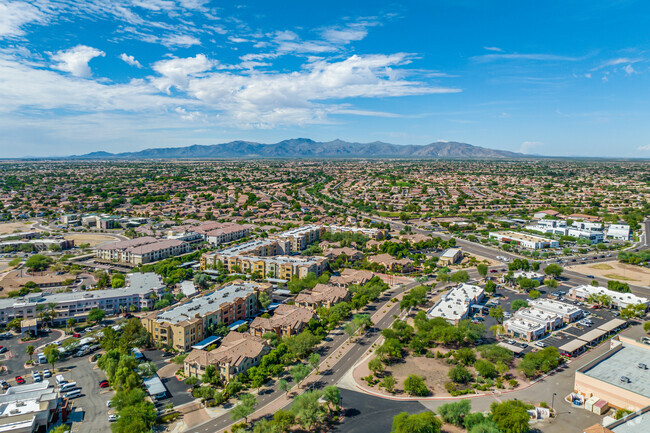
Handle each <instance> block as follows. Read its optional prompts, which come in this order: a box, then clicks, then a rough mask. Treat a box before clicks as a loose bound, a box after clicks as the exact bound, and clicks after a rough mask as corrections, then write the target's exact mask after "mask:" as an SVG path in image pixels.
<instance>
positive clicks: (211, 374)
mask: <svg viewBox="0 0 650 433" xmlns="http://www.w3.org/2000/svg"><path fill="white" fill-rule="evenodd" d="M218 381H219V375H218V374H217V368H216V367H215V366H214V365H208V366H206V367H205V372H204V373H203V374H202V375H201V382H203V383H210V384H215V383H217V382H218Z"/></svg>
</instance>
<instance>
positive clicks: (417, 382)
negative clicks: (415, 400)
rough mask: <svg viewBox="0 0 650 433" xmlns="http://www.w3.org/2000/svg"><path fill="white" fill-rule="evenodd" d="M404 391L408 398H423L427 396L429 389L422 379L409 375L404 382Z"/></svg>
mask: <svg viewBox="0 0 650 433" xmlns="http://www.w3.org/2000/svg"><path fill="white" fill-rule="evenodd" d="M404 391H406V392H407V393H408V394H409V395H410V396H414V395H415V396H418V397H424V396H425V395H429V388H427V385H426V383H424V378H423V377H421V376H418V375H415V374H411V375H409V376H408V377H407V378H406V379H405V380H404Z"/></svg>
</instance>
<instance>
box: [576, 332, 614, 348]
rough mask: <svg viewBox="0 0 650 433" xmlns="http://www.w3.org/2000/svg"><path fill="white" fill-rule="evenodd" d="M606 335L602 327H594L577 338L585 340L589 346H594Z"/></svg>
mask: <svg viewBox="0 0 650 433" xmlns="http://www.w3.org/2000/svg"><path fill="white" fill-rule="evenodd" d="M606 335H607V331H603V330H602V329H594V330H591V331H589V332H587V333H586V334H583V335H581V336H579V337H578V338H579V339H581V340H582V341H586V342H587V344H588V345H589V346H595V345H596V344H598V343H600V342H601V341H603V340H604V339H605V336H606Z"/></svg>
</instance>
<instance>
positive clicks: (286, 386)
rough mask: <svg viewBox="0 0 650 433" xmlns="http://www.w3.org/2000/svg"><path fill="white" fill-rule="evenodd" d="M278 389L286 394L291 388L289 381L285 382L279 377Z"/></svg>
mask: <svg viewBox="0 0 650 433" xmlns="http://www.w3.org/2000/svg"><path fill="white" fill-rule="evenodd" d="M278 389H279V390H280V391H284V392H285V393H287V394H288V393H289V390H290V389H291V385H289V382H287V381H286V380H284V379H280V380H279V381H278Z"/></svg>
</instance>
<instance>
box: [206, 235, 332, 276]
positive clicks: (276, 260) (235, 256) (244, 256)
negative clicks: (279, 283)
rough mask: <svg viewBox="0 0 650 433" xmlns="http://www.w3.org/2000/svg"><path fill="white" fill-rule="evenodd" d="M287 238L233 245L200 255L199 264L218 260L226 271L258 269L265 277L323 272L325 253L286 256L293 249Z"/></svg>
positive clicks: (325, 266) (251, 271)
mask: <svg viewBox="0 0 650 433" xmlns="http://www.w3.org/2000/svg"><path fill="white" fill-rule="evenodd" d="M292 248H293V246H292V241H291V239H289V238H285V237H282V238H277V239H261V240H255V241H251V242H246V243H244V244H241V245H235V246H232V247H229V248H226V249H223V250H220V251H215V252H213V253H205V254H203V255H202V257H201V268H202V269H207V268H208V267H212V268H214V267H216V266H217V263H221V264H222V265H223V266H224V268H225V269H226V270H228V272H244V273H247V274H250V273H254V272H257V273H259V274H260V275H264V276H265V277H272V278H283V279H291V278H292V277H293V276H294V275H297V276H298V277H300V278H303V277H305V276H306V275H307V274H308V273H309V272H313V273H315V274H316V275H320V274H322V273H323V272H324V271H325V270H326V269H327V258H326V257H300V256H287V255H283V254H288V253H289V252H290V251H291V250H292Z"/></svg>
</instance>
